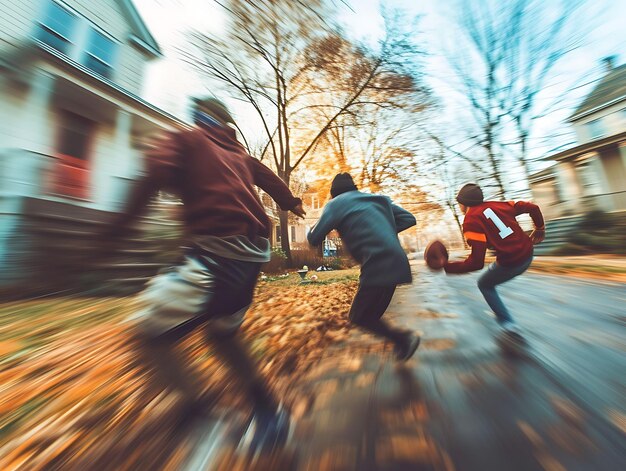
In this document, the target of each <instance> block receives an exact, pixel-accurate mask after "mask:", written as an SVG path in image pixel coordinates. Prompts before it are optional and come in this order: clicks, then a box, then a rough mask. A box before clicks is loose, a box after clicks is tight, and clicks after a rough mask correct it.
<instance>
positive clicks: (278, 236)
mask: <svg viewBox="0 0 626 471" xmlns="http://www.w3.org/2000/svg"><path fill="white" fill-rule="evenodd" d="M276 243H277V244H280V226H276Z"/></svg>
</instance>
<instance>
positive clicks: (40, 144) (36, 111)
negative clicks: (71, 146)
mask: <svg viewBox="0 0 626 471" xmlns="http://www.w3.org/2000/svg"><path fill="white" fill-rule="evenodd" d="M53 90H54V76H53V75H51V74H49V73H48V72H46V71H44V70H40V69H35V71H34V72H33V75H32V80H31V83H30V90H29V92H28V95H27V96H26V100H25V101H24V105H23V106H22V107H21V116H20V119H18V120H16V122H15V124H16V126H19V128H20V129H19V132H18V136H19V138H18V142H16V144H17V145H16V146H15V147H17V148H20V149H25V150H29V151H33V152H41V153H43V154H48V155H49V154H50V153H51V152H52V150H53V147H54V125H53V124H54V115H53V113H52V111H51V109H50V102H51V101H52V92H53Z"/></svg>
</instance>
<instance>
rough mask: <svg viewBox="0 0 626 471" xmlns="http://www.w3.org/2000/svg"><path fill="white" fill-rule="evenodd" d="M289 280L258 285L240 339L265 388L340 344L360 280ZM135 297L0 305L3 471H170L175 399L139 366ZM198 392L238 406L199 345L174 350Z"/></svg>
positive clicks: (176, 446)
mask: <svg viewBox="0 0 626 471" xmlns="http://www.w3.org/2000/svg"><path fill="white" fill-rule="evenodd" d="M317 276H318V280H317V282H315V283H312V284H308V285H300V284H299V283H298V281H299V277H298V276H297V275H295V274H292V275H290V276H289V277H286V278H279V279H269V280H268V281H262V282H261V283H259V286H258V289H257V295H256V298H255V303H254V305H253V306H252V308H251V310H250V312H249V313H248V316H247V320H246V322H245V324H244V327H243V332H244V335H245V336H246V338H247V340H248V344H249V345H250V346H251V348H252V350H253V352H254V353H255V355H256V357H257V358H258V360H259V362H260V365H261V368H262V370H263V372H264V373H265V375H267V377H268V378H270V381H271V384H272V387H273V388H274V389H275V390H276V391H277V392H278V393H279V394H280V395H281V397H284V398H289V397H290V394H289V392H290V390H291V389H292V388H293V385H294V384H296V383H297V380H298V378H299V377H300V376H301V375H303V374H305V373H306V372H307V371H309V370H310V369H311V368H313V367H314V366H315V365H316V363H317V361H318V360H319V359H320V358H321V357H322V355H323V352H324V350H325V349H326V348H327V347H328V346H329V345H331V344H333V343H335V342H339V341H341V340H344V339H346V338H347V336H348V330H349V327H348V324H347V311H348V308H349V305H350V302H351V300H352V297H353V296H354V293H355V291H356V286H357V281H356V279H357V272H356V271H351V270H346V271H342V272H329V273H319V274H317ZM136 309H137V305H136V303H135V301H134V299H133V298H106V299H102V298H98V299H95V298H89V299H84V298H82V299H81V298H75V299H68V298H65V299H63V298H60V299H52V300H38V301H37V300H36V301H27V302H19V303H8V304H4V305H0V469H2V470H10V469H42V470H43V469H45V470H50V469H77V470H84V469H116V470H124V469H128V470H136V469H151V470H152V469H176V468H177V467H178V465H179V464H180V463H181V462H182V461H183V460H184V459H185V455H186V453H187V452H188V449H187V447H186V446H185V444H184V443H177V441H176V439H177V436H178V435H177V433H176V431H177V426H178V425H179V424H178V423H177V421H178V420H179V417H180V415H179V410H178V409H177V406H178V404H179V401H178V399H179V398H178V396H176V394H175V393H171V392H169V391H160V390H158V389H157V388H155V387H154V383H153V382H152V381H151V380H150V379H151V378H150V376H147V375H146V374H145V373H144V371H145V370H144V369H143V368H142V365H141V364H140V363H139V362H138V361H137V358H136V354H135V349H134V345H133V342H132V340H131V338H132V337H131V334H130V330H131V325H129V324H128V323H126V322H124V321H125V319H126V318H127V317H128V316H129V315H131V314H133V312H134V311H135V310H136ZM181 350H182V351H183V352H184V354H185V355H186V357H187V358H188V361H189V363H190V364H191V365H193V367H194V368H196V369H197V370H199V371H200V372H201V377H202V379H203V382H204V383H205V384H206V386H207V393H208V394H210V393H220V403H221V404H222V405H223V406H226V407H243V408H245V407H246V405H245V401H244V400H243V399H242V397H241V394H240V393H239V391H238V389H237V388H236V386H235V385H234V384H233V382H232V380H231V377H230V374H229V372H228V371H226V370H225V368H223V367H222V366H221V364H220V363H219V362H217V361H216V359H215V358H214V356H213V355H212V354H211V350H210V347H207V345H206V344H205V343H204V342H203V340H202V337H201V336H200V335H194V336H191V337H190V338H189V339H188V340H186V341H185V342H184V343H183V344H182V345H181Z"/></svg>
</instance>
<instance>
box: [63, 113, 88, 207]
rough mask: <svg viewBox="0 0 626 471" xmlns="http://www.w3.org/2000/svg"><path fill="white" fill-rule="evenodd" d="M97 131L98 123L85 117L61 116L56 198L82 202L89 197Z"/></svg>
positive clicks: (69, 114) (73, 114) (68, 114)
mask: <svg viewBox="0 0 626 471" xmlns="http://www.w3.org/2000/svg"><path fill="white" fill-rule="evenodd" d="M95 131H96V123H95V122H94V121H91V120H90V119H87V118H85V117H83V116H80V115H78V114H75V113H70V112H63V113H62V114H61V115H60V116H59V132H58V141H57V146H56V147H57V159H58V160H57V164H56V165H55V168H54V169H53V180H52V192H53V194H56V195H63V196H69V197H72V198H80V199H87V198H88V197H89V178H90V175H89V157H90V154H91V148H92V142H93V137H94V135H95Z"/></svg>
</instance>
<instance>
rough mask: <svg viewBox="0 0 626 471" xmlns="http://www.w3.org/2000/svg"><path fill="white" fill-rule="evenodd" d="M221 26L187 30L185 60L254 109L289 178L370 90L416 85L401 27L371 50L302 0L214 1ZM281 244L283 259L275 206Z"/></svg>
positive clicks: (387, 91)
mask: <svg viewBox="0 0 626 471" xmlns="http://www.w3.org/2000/svg"><path fill="white" fill-rule="evenodd" d="M220 4H221V5H222V6H223V8H224V9H225V11H226V13H227V16H228V18H229V20H230V25H229V28H228V33H227V34H226V36H225V37H223V38H220V37H216V36H215V35H210V34H202V33H194V34H193V42H194V44H195V45H196V48H195V50H194V51H191V52H187V58H188V60H189V62H190V63H191V64H192V65H194V66H195V67H197V69H198V70H200V71H201V72H202V73H204V74H205V76H206V77H207V78H209V79H211V80H212V81H213V82H216V83H219V84H220V85H221V86H222V87H223V88H224V89H225V91H227V92H228V93H230V94H231V95H232V96H234V97H236V98H238V99H241V100H244V101H245V102H247V103H249V104H250V105H251V106H252V107H253V108H254V110H256V112H257V115H258V117H259V120H260V122H261V126H262V128H263V131H264V135H265V137H266V140H267V145H266V146H265V149H264V152H263V154H262V155H265V154H267V155H268V156H270V159H271V161H272V162H273V166H274V167H275V169H276V171H277V173H278V175H279V176H280V177H281V178H282V179H283V181H285V183H287V184H290V182H291V176H292V174H293V172H294V171H295V170H296V169H297V168H298V167H299V166H300V165H301V164H302V162H303V161H304V160H305V159H307V158H309V157H311V155H312V154H313V153H314V151H315V149H316V148H317V146H318V145H319V144H320V142H321V140H322V139H323V138H324V137H325V136H326V135H327V134H329V133H332V132H336V133H337V132H340V129H341V128H340V125H341V122H340V118H341V117H343V116H346V115H349V114H350V113H354V112H355V110H356V109H357V108H358V107H359V106H361V105H362V104H363V100H365V99H368V98H366V97H368V92H369V91H372V90H375V91H376V92H377V94H378V99H379V100H380V101H381V103H382V102H383V101H384V99H385V98H389V97H392V96H394V95H395V94H397V93H400V92H401V91H403V90H405V89H407V88H415V82H416V80H417V76H416V75H415V74H413V73H412V72H413V69H411V67H413V66H412V64H413V62H411V61H409V60H408V58H409V57H413V56H414V55H415V54H416V46H415V45H414V44H413V43H412V42H410V41H408V37H409V36H408V34H400V32H399V31H397V30H396V31H392V30H391V29H388V30H387V34H386V36H385V37H384V38H383V40H381V43H380V46H379V48H378V49H377V50H375V51H373V50H370V49H367V48H364V47H361V46H358V45H355V44H353V43H352V42H351V41H349V40H347V39H346V38H345V37H343V36H342V35H341V34H340V33H339V32H338V31H337V30H336V29H335V28H333V27H332V25H331V24H330V20H329V18H332V9H331V5H330V4H329V3H328V2H326V1H323V0H312V1H308V2H300V1H289V0H271V1H270V0H265V1H258V2H251V1H244V0H230V1H224V2H220ZM280 228H281V240H282V248H283V250H284V251H285V253H286V254H287V256H288V257H289V258H290V255H291V254H290V247H289V237H288V215H287V213H286V212H283V211H281V212H280Z"/></svg>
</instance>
